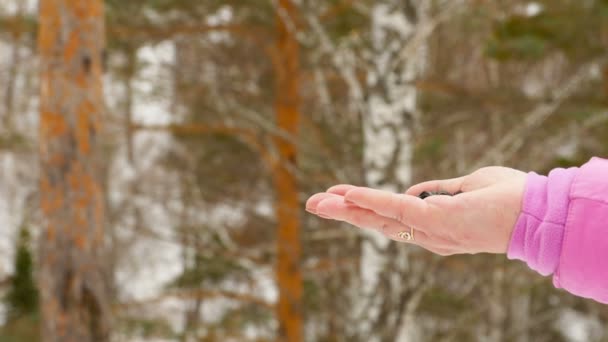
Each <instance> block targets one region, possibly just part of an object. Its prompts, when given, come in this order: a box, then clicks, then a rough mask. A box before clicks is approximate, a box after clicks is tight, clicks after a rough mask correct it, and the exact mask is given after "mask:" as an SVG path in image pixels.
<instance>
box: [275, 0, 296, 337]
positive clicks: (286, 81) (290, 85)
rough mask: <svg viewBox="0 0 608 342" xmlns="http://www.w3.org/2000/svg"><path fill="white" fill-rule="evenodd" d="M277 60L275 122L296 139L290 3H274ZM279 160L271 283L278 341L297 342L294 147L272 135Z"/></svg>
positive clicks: (293, 31)
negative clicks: (274, 289)
mask: <svg viewBox="0 0 608 342" xmlns="http://www.w3.org/2000/svg"><path fill="white" fill-rule="evenodd" d="M276 22H277V31H278V32H277V33H278V37H277V46H276V48H277V50H276V51H277V56H276V60H274V61H273V63H274V66H275V77H276V83H275V84H276V89H275V92H276V103H275V111H276V120H277V126H278V128H279V129H280V130H282V131H284V132H285V133H288V134H289V135H290V136H292V137H296V136H297V135H298V126H299V121H300V112H299V106H300V89H299V73H300V56H299V45H298V41H297V39H296V27H297V26H296V7H295V5H294V4H293V3H292V2H291V1H290V0H279V1H278V8H277V19H276ZM275 144H276V146H277V149H278V154H279V160H278V162H277V163H276V164H275V165H274V170H273V175H274V185H275V189H276V213H277V221H278V227H277V229H278V230H277V251H278V253H277V284H278V288H279V303H278V308H277V310H278V313H277V314H278V320H279V336H278V339H279V341H286V342H287V341H288V342H298V341H302V337H303V334H302V326H303V319H302V303H301V301H302V273H301V269H300V258H301V253H302V252H301V250H302V247H301V242H300V218H299V212H300V209H299V206H300V205H299V199H298V185H297V180H296V175H295V174H294V170H295V168H296V166H297V148H296V146H295V144H294V143H293V142H291V141H287V140H286V139H284V138H281V137H277V138H276V139H275Z"/></svg>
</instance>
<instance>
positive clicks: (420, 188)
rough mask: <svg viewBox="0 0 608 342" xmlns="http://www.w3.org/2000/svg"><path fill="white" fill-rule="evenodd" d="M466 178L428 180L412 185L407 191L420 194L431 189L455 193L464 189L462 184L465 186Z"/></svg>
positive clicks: (416, 194)
mask: <svg viewBox="0 0 608 342" xmlns="http://www.w3.org/2000/svg"><path fill="white" fill-rule="evenodd" d="M464 180H465V177H459V178H452V179H444V180H434V181H428V182H424V183H420V184H416V185H414V186H412V187H410V188H409V189H408V190H407V191H406V192H405V193H406V194H407V195H412V196H419V195H420V194H421V193H423V192H425V191H429V192H437V191H447V192H449V193H452V194H455V193H457V192H461V191H463V189H462V186H463V183H464Z"/></svg>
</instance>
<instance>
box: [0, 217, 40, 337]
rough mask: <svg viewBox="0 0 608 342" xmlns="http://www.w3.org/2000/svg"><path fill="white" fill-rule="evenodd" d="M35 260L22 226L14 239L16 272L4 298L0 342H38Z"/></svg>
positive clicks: (28, 238) (25, 231) (25, 230)
mask: <svg viewBox="0 0 608 342" xmlns="http://www.w3.org/2000/svg"><path fill="white" fill-rule="evenodd" d="M34 267H35V265H34V260H33V256H32V252H31V249H30V235H29V232H28V230H27V228H26V227H22V228H21V231H20V232H19V238H18V240H17V251H16V254H15V273H14V275H13V276H12V278H11V281H10V283H9V289H8V292H7V294H6V296H5V297H4V304H5V305H6V309H7V310H6V311H7V323H6V325H5V326H4V327H2V329H0V341H6V342H13V341H14V342H21V341H37V340H39V339H40V336H39V328H38V325H39V316H38V310H39V307H38V288H37V287H36V282H35V280H34Z"/></svg>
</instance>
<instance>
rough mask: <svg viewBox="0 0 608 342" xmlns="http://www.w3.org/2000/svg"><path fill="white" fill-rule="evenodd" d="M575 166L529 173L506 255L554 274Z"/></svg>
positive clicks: (560, 248)
mask: <svg viewBox="0 0 608 342" xmlns="http://www.w3.org/2000/svg"><path fill="white" fill-rule="evenodd" d="M577 170H578V169H577V168H570V169H555V170H553V171H551V173H549V176H548V177H546V176H540V175H538V174H536V173H534V172H531V173H529V174H528V178H527V181H526V189H525V192H524V198H523V201H522V209H521V213H520V216H519V218H518V220H517V223H516V225H515V228H514V230H513V233H512V236H511V242H510V244H509V250H508V252H507V256H508V258H509V259H517V260H522V261H524V262H525V263H527V264H528V266H529V267H530V268H532V269H533V270H535V271H537V272H538V273H540V274H542V275H544V276H548V275H551V274H553V273H554V272H555V271H556V269H557V267H558V265H559V260H560V255H561V250H562V243H563V237H564V229H565V225H566V218H567V216H568V207H569V204H570V188H571V185H572V182H573V181H574V177H575V175H576V172H577Z"/></svg>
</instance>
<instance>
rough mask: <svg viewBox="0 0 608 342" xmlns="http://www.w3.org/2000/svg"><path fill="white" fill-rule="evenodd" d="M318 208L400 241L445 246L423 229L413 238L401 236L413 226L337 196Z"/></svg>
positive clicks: (428, 245) (424, 245)
mask: <svg viewBox="0 0 608 342" xmlns="http://www.w3.org/2000/svg"><path fill="white" fill-rule="evenodd" d="M317 210H318V212H319V214H322V215H326V216H328V217H330V218H332V219H334V220H339V221H344V222H347V223H350V224H352V225H354V226H357V227H359V228H362V229H371V230H375V231H377V232H379V233H381V234H383V235H385V236H386V237H388V238H390V239H392V240H395V241H398V242H407V243H414V244H418V245H421V246H423V247H425V248H426V247H431V246H432V247H434V248H438V247H443V246H438V244H437V241H435V239H433V238H431V237H429V236H428V235H427V234H426V233H424V232H423V231H419V230H418V231H417V230H415V231H414V238H413V240H408V239H406V238H404V237H400V233H402V232H408V233H409V232H411V231H412V230H411V228H409V227H407V226H406V225H404V224H403V223H400V222H398V221H395V220H393V219H390V218H388V217H384V216H380V215H378V214H376V213H375V212H373V211H371V210H368V209H363V208H359V207H357V206H352V205H348V204H346V203H344V201H342V200H339V199H336V198H328V199H325V200H323V201H322V202H321V203H319V205H318V207H317Z"/></svg>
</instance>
